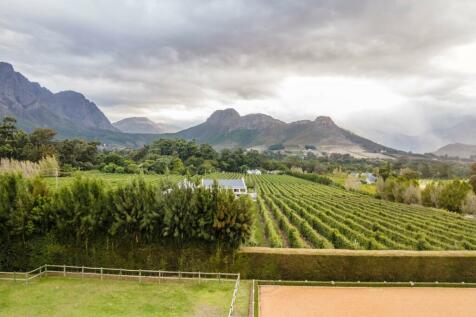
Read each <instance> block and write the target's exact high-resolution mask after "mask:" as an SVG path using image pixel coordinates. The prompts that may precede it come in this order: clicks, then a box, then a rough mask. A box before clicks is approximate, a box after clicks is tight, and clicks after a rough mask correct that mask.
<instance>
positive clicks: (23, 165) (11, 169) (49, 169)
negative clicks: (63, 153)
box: [0, 156, 59, 178]
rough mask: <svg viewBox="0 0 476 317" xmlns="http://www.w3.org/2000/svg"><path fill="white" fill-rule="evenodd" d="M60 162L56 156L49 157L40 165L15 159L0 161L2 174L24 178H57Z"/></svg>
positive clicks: (39, 163) (41, 161) (42, 160)
mask: <svg viewBox="0 0 476 317" xmlns="http://www.w3.org/2000/svg"><path fill="white" fill-rule="evenodd" d="M58 170H59V164H58V160H57V159H56V157H54V156H47V157H45V158H43V159H41V160H40V161H39V162H38V163H35V162H31V161H17V160H14V159H7V158H2V159H0V173H20V174H22V175H23V176H24V177H27V178H34V177H37V176H57V173H58Z"/></svg>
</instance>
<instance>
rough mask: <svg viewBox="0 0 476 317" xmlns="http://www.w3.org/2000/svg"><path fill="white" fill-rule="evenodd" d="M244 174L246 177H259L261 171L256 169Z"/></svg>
mask: <svg viewBox="0 0 476 317" xmlns="http://www.w3.org/2000/svg"><path fill="white" fill-rule="evenodd" d="M246 174H248V175H261V171H260V170H258V169H255V170H247V171H246Z"/></svg>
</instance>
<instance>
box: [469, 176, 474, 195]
mask: <svg viewBox="0 0 476 317" xmlns="http://www.w3.org/2000/svg"><path fill="white" fill-rule="evenodd" d="M469 183H470V184H471V187H472V188H473V192H475V193H476V175H472V176H471V177H470V178H469Z"/></svg>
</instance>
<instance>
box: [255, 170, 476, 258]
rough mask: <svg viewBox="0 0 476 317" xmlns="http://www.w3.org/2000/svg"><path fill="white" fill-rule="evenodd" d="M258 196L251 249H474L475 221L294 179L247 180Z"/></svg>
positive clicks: (275, 176) (277, 177)
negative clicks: (254, 246)
mask: <svg viewBox="0 0 476 317" xmlns="http://www.w3.org/2000/svg"><path fill="white" fill-rule="evenodd" d="M247 183H248V184H249V185H251V186H252V187H254V188H255V189H256V191H257V192H258V199H257V216H258V217H257V218H256V222H255V226H254V229H253V236H252V239H251V244H254V245H259V246H269V247H277V248H280V247H291V248H328V249H329V248H335V249H354V250H362V249H366V250H385V249H389V250H392V249H393V250H465V249H466V250H476V222H474V221H472V220H467V219H464V218H463V217H461V216H460V215H458V214H455V213H450V212H447V211H442V210H436V209H431V208H425V207H421V206H414V205H411V206H410V205H405V204H399V203H392V202H388V201H383V200H378V199H375V198H372V197H370V196H366V195H361V194H358V193H353V192H348V191H345V190H343V189H339V188H335V187H331V186H325V185H320V184H315V183H311V182H309V181H306V180H302V179H299V178H295V177H292V176H280V175H263V176H248V177H247Z"/></svg>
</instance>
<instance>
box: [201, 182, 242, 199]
mask: <svg viewBox="0 0 476 317" xmlns="http://www.w3.org/2000/svg"><path fill="white" fill-rule="evenodd" d="M216 182H217V184H218V187H219V188H224V189H229V190H232V191H233V194H235V196H236V197H239V196H241V195H247V194H248V189H247V187H246V183H245V179H244V178H240V179H217V180H216ZM213 184H214V180H213V179H202V186H203V187H204V188H212V187H213Z"/></svg>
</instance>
